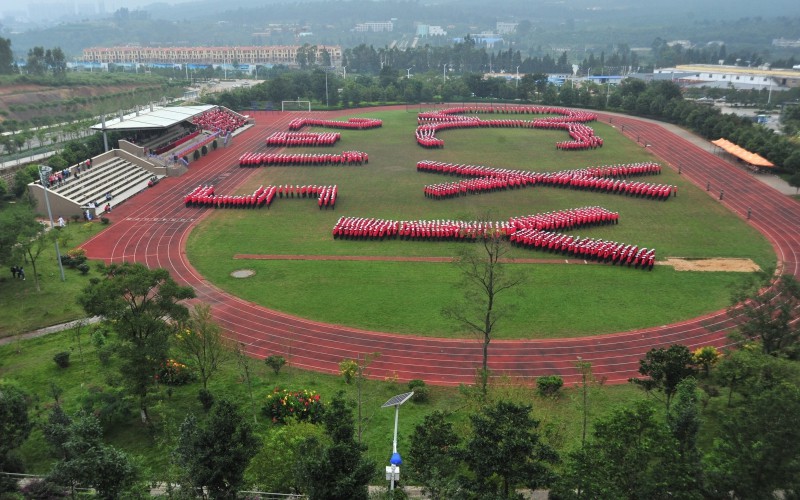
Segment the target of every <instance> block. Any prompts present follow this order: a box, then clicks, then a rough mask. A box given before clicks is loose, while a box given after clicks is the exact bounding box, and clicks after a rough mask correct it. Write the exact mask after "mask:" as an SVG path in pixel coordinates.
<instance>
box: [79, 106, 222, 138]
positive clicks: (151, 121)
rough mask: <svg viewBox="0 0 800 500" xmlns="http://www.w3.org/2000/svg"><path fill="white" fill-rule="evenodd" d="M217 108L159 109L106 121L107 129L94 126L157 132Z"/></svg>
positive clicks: (182, 107) (101, 124) (180, 107)
mask: <svg viewBox="0 0 800 500" xmlns="http://www.w3.org/2000/svg"><path fill="white" fill-rule="evenodd" d="M216 107H217V106H213V105H210V104H207V105H203V106H175V107H170V108H165V107H157V108H153V110H152V111H150V109H145V110H141V111H139V112H138V113H130V114H127V115H124V116H123V117H122V118H119V117H117V118H113V119H111V120H106V123H105V127H104V126H103V123H98V124H96V125H92V127H91V128H92V129H93V130H118V131H122V130H157V129H166V128H169V127H171V126H173V125H177V124H178V123H180V122H182V121H186V120H190V119H192V117H194V116H197V115H200V114H203V113H205V112H206V111H208V110H210V109H214V108H216Z"/></svg>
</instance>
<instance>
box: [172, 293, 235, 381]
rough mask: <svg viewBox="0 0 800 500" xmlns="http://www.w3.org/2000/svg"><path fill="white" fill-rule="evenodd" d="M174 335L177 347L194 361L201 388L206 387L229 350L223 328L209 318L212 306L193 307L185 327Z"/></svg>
mask: <svg viewBox="0 0 800 500" xmlns="http://www.w3.org/2000/svg"><path fill="white" fill-rule="evenodd" d="M175 338H176V345H177V347H178V349H179V350H180V351H181V352H182V353H183V354H184V355H185V356H186V357H188V358H189V359H191V360H192V361H193V365H194V368H195V369H196V370H197V371H198V372H199V374H200V381H201V382H202V383H203V389H208V380H209V379H210V378H211V376H212V375H213V374H214V372H216V371H217V370H218V369H219V367H220V366H221V365H222V364H223V363H225V362H226V361H227V360H229V359H230V357H231V353H232V348H231V346H230V345H229V344H228V342H227V341H226V340H225V338H224V337H223V336H222V330H221V329H220V327H219V325H217V324H216V323H215V322H214V319H213V318H212V317H211V307H210V306H209V305H208V304H197V305H196V306H194V308H193V309H192V310H191V311H190V313H189V321H188V322H187V323H186V327H185V328H183V329H181V330H180V331H179V332H178V333H177V335H176V336H175Z"/></svg>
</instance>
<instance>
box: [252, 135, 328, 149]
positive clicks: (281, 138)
mask: <svg viewBox="0 0 800 500" xmlns="http://www.w3.org/2000/svg"><path fill="white" fill-rule="evenodd" d="M341 138H342V134H340V133H339V132H324V133H314V132H275V133H274V134H272V135H271V136H269V137H267V146H289V147H297V146H333V145H334V144H336V143H337V142H339V139H341Z"/></svg>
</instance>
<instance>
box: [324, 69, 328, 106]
mask: <svg viewBox="0 0 800 500" xmlns="http://www.w3.org/2000/svg"><path fill="white" fill-rule="evenodd" d="M325 107H326V108H327V107H328V72H327V71H326V72H325Z"/></svg>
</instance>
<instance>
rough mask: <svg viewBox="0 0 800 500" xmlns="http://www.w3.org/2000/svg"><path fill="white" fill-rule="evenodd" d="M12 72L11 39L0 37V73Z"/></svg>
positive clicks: (13, 70) (8, 73) (13, 71)
mask: <svg viewBox="0 0 800 500" xmlns="http://www.w3.org/2000/svg"><path fill="white" fill-rule="evenodd" d="M12 73H15V67H14V53H13V52H12V50H11V39H9V38H1V37H0V75H10V74H12Z"/></svg>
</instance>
